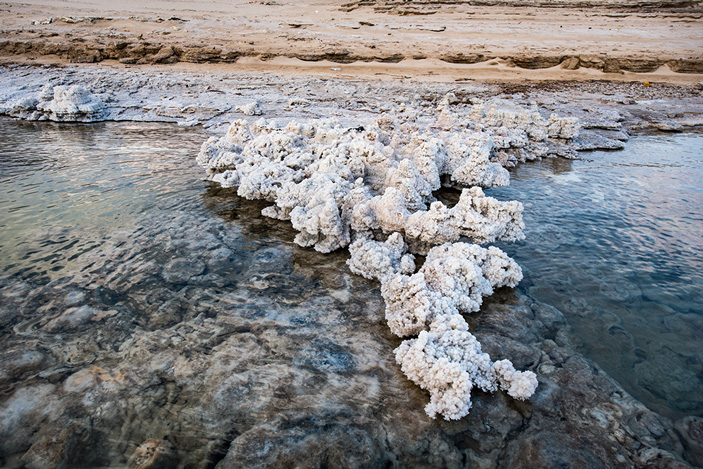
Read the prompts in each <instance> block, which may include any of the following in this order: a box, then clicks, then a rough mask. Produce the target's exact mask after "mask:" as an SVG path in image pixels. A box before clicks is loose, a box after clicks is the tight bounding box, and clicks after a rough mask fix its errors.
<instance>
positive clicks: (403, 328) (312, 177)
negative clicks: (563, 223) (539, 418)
mask: <svg viewBox="0 0 703 469" xmlns="http://www.w3.org/2000/svg"><path fill="white" fill-rule="evenodd" d="M450 103H451V100H450V99H445V100H444V102H443V103H442V104H441V105H440V107H439V109H438V110H437V114H436V116H435V119H434V121H432V122H430V123H429V124H426V125H423V126H420V124H418V123H417V120H416V117H417V113H415V114H413V113H412V112H408V113H406V114H405V115H406V116H415V117H410V119H409V120H407V118H406V121H404V122H402V123H400V122H398V121H397V120H396V119H395V118H393V117H392V116H388V115H384V116H381V117H380V118H379V119H376V120H375V121H374V122H373V123H372V124H371V125H369V126H368V127H367V128H365V127H362V126H358V127H352V128H349V127H344V126H342V125H341V124H340V123H339V122H337V121H335V120H329V119H328V120H314V121H309V122H305V123H301V122H295V121H293V122H290V123H288V125H286V126H285V127H283V128H281V127H278V126H277V125H276V124H275V122H269V121H266V120H264V119H260V120H258V121H257V122H255V123H254V124H249V123H247V122H246V121H244V120H237V121H235V122H233V123H232V124H231V126H230V127H229V129H228V131H227V134H226V135H225V136H224V137H222V138H219V139H217V138H214V137H213V138H210V139H209V140H208V141H207V142H205V143H204V144H203V146H202V148H201V151H200V153H199V155H198V157H197V162H198V163H199V164H200V165H201V166H203V167H205V168H206V169H207V174H208V178H209V179H211V180H213V181H215V182H218V183H220V184H221V185H222V186H223V187H237V194H239V195H240V196H241V197H245V198H247V199H263V200H267V201H269V202H271V203H272V205H271V206H269V207H267V208H265V209H264V210H263V211H262V213H263V214H264V215H266V216H269V217H272V218H277V219H280V220H290V221H291V224H292V225H293V228H295V229H296V230H297V231H298V232H299V233H298V235H297V236H296V238H295V242H296V243H297V244H299V245H300V246H306V247H313V248H315V249H316V250H317V251H320V252H330V251H333V250H335V249H339V248H345V247H349V251H350V253H351V258H350V259H349V261H348V265H349V268H350V269H351V271H352V272H354V273H356V274H359V275H362V276H364V277H366V278H369V279H377V280H379V281H380V282H381V293H382V295H383V297H384V300H385V302H386V319H387V321H388V325H389V326H390V328H391V331H392V332H393V333H394V334H396V335H398V336H399V337H409V336H413V335H417V338H415V339H407V340H405V341H404V342H403V343H402V344H401V345H400V347H398V349H396V360H397V362H398V363H399V364H400V365H401V368H402V370H403V372H404V373H405V374H406V375H407V376H408V377H409V378H410V379H411V380H412V381H413V382H415V383H417V384H418V385H419V386H421V387H423V388H424V389H427V390H428V391H429V392H430V404H428V406H427V407H426V411H427V413H428V415H430V416H431V417H435V416H436V415H442V416H443V417H444V418H445V419H458V418H461V417H462V416H464V415H466V414H467V413H468V411H469V409H470V407H471V390H472V388H473V387H474V386H478V387H480V388H481V389H483V390H485V391H495V390H497V389H498V388H499V387H500V388H501V389H503V390H505V391H507V392H508V394H509V395H511V396H512V397H514V398H517V399H524V398H527V397H529V396H531V395H532V393H533V392H534V390H535V388H536V386H537V379H536V377H535V375H534V373H532V372H529V371H528V372H519V371H516V370H515V368H514V367H513V365H512V363H510V362H509V361H508V360H500V361H497V362H492V361H491V359H490V357H489V356H488V355H487V354H485V353H482V352H481V347H480V344H479V343H478V341H477V340H476V338H475V337H474V336H473V335H471V334H470V333H469V332H468V324H467V323H466V321H465V320H464V319H463V317H462V316H461V313H470V312H473V311H478V309H479V308H480V306H481V303H482V301H483V297H484V296H488V295H491V294H492V293H493V291H494V289H495V288H499V287H503V286H509V287H514V286H516V285H517V284H518V283H519V282H520V280H521V279H522V271H521V269H520V267H519V266H518V265H517V264H516V263H515V261H513V260H512V259H510V258H509V257H508V256H507V255H506V254H505V253H504V252H503V251H501V250H500V249H498V248H496V247H489V248H482V247H480V246H478V245H476V244H471V243H468V242H465V241H471V242H473V243H481V244H482V243H489V242H493V241H497V240H502V241H515V240H520V239H522V238H523V237H524V235H523V232H522V230H523V228H524V224H523V221H522V210H523V207H522V204H521V203H520V202H516V201H507V202H503V201H499V200H496V199H494V198H492V197H488V196H486V195H485V194H484V192H483V190H482V187H483V188H485V187H491V186H502V185H506V184H508V182H509V174H508V172H507V170H506V169H505V167H504V166H512V165H514V164H515V163H516V162H519V161H526V160H530V159H534V158H538V157H540V156H545V155H546V154H547V151H548V150H547V145H546V143H547V142H548V140H550V139H570V138H573V137H575V136H577V135H578V122H577V121H576V120H575V119H569V118H558V117H557V116H555V115H552V116H551V117H550V118H549V120H545V119H543V118H542V117H541V115H540V114H539V112H537V111H536V110H524V111H521V112H514V111H506V110H498V109H497V108H496V107H491V108H489V109H488V110H486V109H485V108H484V107H483V106H481V105H477V106H474V107H473V109H472V110H471V112H470V113H469V114H468V115H464V116H458V115H456V114H454V113H453V112H452V110H451V108H450ZM562 144H567V146H568V142H562ZM443 184H445V185H451V186H457V185H458V186H463V187H466V188H465V189H463V190H462V193H461V196H460V198H459V201H458V203H457V204H456V205H455V206H454V207H448V206H447V205H445V204H444V203H443V202H441V201H438V200H436V198H435V196H434V195H433V191H436V190H438V189H439V188H440V187H441V186H442V185H443ZM413 253H415V254H423V255H427V258H426V260H425V263H424V265H423V266H422V268H420V269H419V271H417V272H415V270H416V266H415V260H414V256H413Z"/></svg>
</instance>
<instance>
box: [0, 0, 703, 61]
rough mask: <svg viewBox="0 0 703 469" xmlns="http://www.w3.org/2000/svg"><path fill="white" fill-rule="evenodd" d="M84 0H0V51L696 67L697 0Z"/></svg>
mask: <svg viewBox="0 0 703 469" xmlns="http://www.w3.org/2000/svg"><path fill="white" fill-rule="evenodd" d="M84 2H85V3H80V2H78V3H77V4H76V5H75V6H73V7H67V6H66V5H65V4H64V3H61V2H58V1H56V0H37V1H32V0H30V3H26V4H21V5H7V4H5V5H3V6H4V8H0V24H2V25H3V30H2V31H0V55H2V56H5V57H6V58H8V59H9V60H14V59H18V58H23V59H29V60H32V59H36V58H39V57H43V58H46V57H53V58H55V60H56V61H57V62H71V63H95V62H101V61H104V60H117V61H119V62H121V63H123V64H171V63H177V62H186V63H235V62H237V61H239V60H240V59H241V58H242V57H255V58H259V59H261V60H263V61H266V60H270V59H272V58H276V57H285V58H291V59H299V60H301V61H304V62H318V61H330V62H334V63H338V64H351V63H355V62H357V63H369V62H377V63H388V64H393V63H398V62H401V61H403V60H421V59H437V60H439V61H442V62H444V63H448V64H478V63H481V64H486V65H501V66H504V67H511V68H514V69H527V70H538V69H545V68H550V67H558V68H561V69H564V70H576V69H593V70H599V71H602V72H605V73H622V72H623V71H627V72H635V73H652V72H655V71H657V70H659V69H660V68H661V67H663V66H666V67H667V68H668V70H666V71H667V72H669V71H670V72H673V73H688V74H690V73H693V74H699V73H703V48H702V47H701V46H702V45H703V27H702V26H703V6H701V2H696V1H669V2H667V1H653V2H633V1H629V2H628V1H625V2H614V1H612V0H591V1H589V2H582V1H559V0H557V1H554V2H544V1H530V0H518V1H515V2H498V1H490V0H486V1H465V2H463V1H421V0H420V1H410V2H393V1H388V2H382V1H369V0H362V1H358V2H353V3H342V2H339V3H338V4H336V5H330V4H329V3H327V2H320V3H309V4H305V5H300V4H296V3H295V2H293V1H292V0H281V1H280V2H278V1H267V2H261V1H259V2H247V1H239V2H231V3H227V2H224V1H223V0H201V1H200V2H199V3H197V4H189V6H193V5H194V7H195V8H194V9H192V10H185V9H182V8H177V5H176V7H174V6H173V5H170V4H168V3H165V2H164V3H163V4H161V3H160V2H153V3H150V5H148V6H140V5H138V4H137V3H136V2H135V3H134V4H133V5H132V4H131V3H130V2H129V1H128V2H126V3H125V5H123V6H121V8H123V9H122V10H119V9H115V8H116V7H115V6H112V5H106V2H104V1H102V0H92V1H91V0H84ZM47 12H52V15H53V16H48V15H47Z"/></svg>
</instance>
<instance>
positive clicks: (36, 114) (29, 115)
mask: <svg viewBox="0 0 703 469" xmlns="http://www.w3.org/2000/svg"><path fill="white" fill-rule="evenodd" d="M10 114H11V115H15V116H18V117H22V118H25V119H29V120H51V121H57V122H94V121H97V120H101V119H102V118H104V117H105V106H104V105H103V103H102V101H101V100H100V99H98V98H97V97H96V96H94V95H93V94H91V93H90V92H89V91H88V90H86V89H85V88H82V87H80V86H78V85H73V86H53V85H45V86H44V87H43V88H42V90H41V92H40V93H39V94H38V95H37V96H36V97H34V96H29V97H25V98H22V99H20V100H19V101H17V102H16V103H14V104H13V105H12V108H11V110H10Z"/></svg>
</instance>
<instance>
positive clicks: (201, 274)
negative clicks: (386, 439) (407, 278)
mask: <svg viewBox="0 0 703 469" xmlns="http://www.w3.org/2000/svg"><path fill="white" fill-rule="evenodd" d="M206 137H207V135H206V134H205V133H204V132H202V131H200V130H198V129H191V128H179V127H175V126H168V125H160V124H159V125H156V124H153V125H152V124H144V123H140V124H117V123H101V124H81V125H66V124H63V125H61V124H52V123H26V122H16V121H10V120H0V294H2V295H4V296H1V297H0V343H1V344H2V349H0V355H1V356H2V357H0V395H1V396H2V397H3V398H4V399H5V398H9V396H13V395H14V394H13V393H14V392H15V390H16V389H19V388H20V387H21V386H29V387H30V388H31V387H32V386H34V388H31V389H34V391H33V392H35V393H36V394H37V395H45V396H47V397H46V403H48V404H51V402H53V401H52V400H51V399H53V398H52V397H51V396H55V395H58V396H61V399H63V400H62V401H61V402H62V404H61V405H64V406H65V408H66V409H69V410H67V411H66V412H68V413H70V412H75V414H70V415H71V418H72V419H74V420H75V421H76V422H87V423H83V424H82V425H85V426H86V428H88V430H86V431H85V433H84V434H85V435H88V437H89V438H92V440H86V441H81V442H78V443H73V444H74V445H75V447H76V448H79V447H82V446H81V445H83V446H85V445H96V447H101V448H103V450H101V452H96V453H95V454H91V456H90V457H91V458H93V459H90V458H88V459H86V461H83V462H82V463H80V464H78V465H83V466H86V467H95V466H96V465H108V463H112V462H113V461H117V462H121V463H125V462H126V460H127V458H128V457H129V455H131V454H132V453H133V452H134V449H135V448H136V446H137V445H139V444H141V443H142V442H143V441H144V440H145V439H147V438H154V437H156V438H165V435H168V440H169V441H171V442H172V443H173V444H174V446H175V447H177V448H178V450H179V452H180V454H179V456H178V457H179V459H180V460H181V461H182V462H183V461H196V462H202V461H208V460H209V461H210V463H208V464H211V465H214V464H215V463H216V462H217V461H218V460H219V459H221V458H222V457H223V456H224V454H225V453H226V452H227V449H228V446H227V445H228V442H229V441H231V439H232V438H235V437H238V436H239V435H240V434H242V435H247V434H249V433H248V432H252V431H254V430H256V429H257V428H259V427H257V426H260V431H261V432H262V434H266V435H268V434H270V433H271V434H273V433H276V432H272V431H271V428H277V429H279V430H280V432H279V433H276V437H277V438H278V437H279V434H280V435H282V436H280V438H284V437H285V435H286V433H285V432H286V431H288V430H285V429H286V428H288V427H287V426H286V425H288V424H287V423H286V422H287V420H286V419H289V418H293V417H294V416H295V418H300V419H303V420H304V421H305V422H308V421H309V422H318V423H317V424H319V425H320V428H332V427H330V425H332V426H333V425H340V428H351V427H349V424H348V422H349V421H348V420H347V418H348V416H347V413H349V412H352V411H350V410H349V409H353V412H352V413H353V415H354V416H355V417H354V419H355V420H354V422H357V423H358V422H361V421H364V422H394V423H390V424H388V428H395V429H398V430H397V431H399V432H402V431H406V430H407V429H411V430H412V431H413V432H415V431H416V432H426V436H427V437H428V438H435V437H436V436H437V435H439V434H440V433H438V428H439V427H438V426H439V425H440V423H437V422H432V423H431V424H430V423H428V422H427V418H426V416H425V415H424V412H423V409H422V406H423V405H424V404H425V402H426V395H425V394H424V393H423V392H422V391H421V390H419V388H417V387H416V386H413V385H412V384H410V383H409V382H408V381H407V380H406V379H405V378H404V377H403V376H402V375H401V374H400V372H399V370H398V369H397V366H395V364H394V362H393V355H392V349H393V348H394V346H396V345H397V344H398V340H397V339H395V338H393V337H391V336H390V333H389V332H388V331H387V328H386V327H385V326H384V325H383V307H382V304H381V299H380V294H379V292H378V291H377V288H376V286H375V285H374V284H372V283H371V282H367V281H366V280H365V279H362V278H360V277H357V276H354V275H351V274H349V273H348V270H347V269H346V267H345V265H344V261H345V258H346V254H345V253H344V252H340V253H332V254H330V255H322V254H319V253H316V252H314V251H312V250H309V249H302V248H299V247H297V246H295V245H294V244H293V243H292V239H293V237H294V235H295V233H294V231H293V230H292V228H291V227H290V225H289V224H288V223H285V222H279V221H276V220H271V219H268V218H264V217H262V216H261V215H260V210H261V208H262V207H263V206H264V205H265V204H263V203H259V202H249V201H244V200H242V199H239V198H237V197H236V196H233V193H232V190H223V189H221V188H219V187H217V186H216V185H213V184H211V183H208V182H206V181H203V180H202V175H203V174H202V170H201V169H200V168H198V167H197V166H196V165H195V163H194V156H195V154H196V153H197V151H198V148H199V146H200V144H201V143H202V141H203V140H205V138H206ZM702 148H703V137H701V136H697V135H677V136H673V137H667V136H647V137H638V138H636V139H633V141H631V142H630V143H629V144H628V148H627V149H626V150H625V151H623V152H617V153H592V154H585V155H583V156H584V159H582V160H577V161H566V160H545V161H542V162H536V163H530V164H526V165H523V166H521V167H519V168H517V169H515V170H513V172H512V175H511V176H512V183H511V186H510V187H507V188H500V189H493V190H491V191H489V192H490V193H491V194H492V195H495V196H496V197H499V198H501V199H517V200H521V201H523V202H524V203H525V207H526V210H525V221H526V223H527V229H526V235H527V239H526V240H525V241H524V242H520V243H515V244H509V245H505V246H502V247H503V248H504V249H506V250H507V251H508V252H509V253H510V254H511V255H512V256H513V257H515V258H516V259H517V260H518V261H519V262H520V264H521V265H522V266H523V269H524V271H525V273H526V278H525V280H524V281H523V282H522V284H521V286H520V288H521V289H522V290H524V291H525V292H527V293H528V294H529V295H531V296H533V297H534V298H536V299H537V300H539V301H543V302H546V303H549V304H552V305H554V306H556V307H558V308H559V309H561V310H562V311H563V312H564V313H565V314H566V315H567V317H568V319H569V321H570V323H571V325H572V326H573V329H574V332H575V334H576V337H577V338H578V340H579V341H580V348H581V350H582V351H583V353H585V354H586V355H587V356H588V357H590V358H592V359H593V360H595V361H596V362H597V363H599V364H600V365H601V366H602V367H603V368H605V369H606V371H608V372H609V373H610V374H611V376H613V377H615V379H617V380H618V381H619V382H620V383H621V384H622V385H623V386H624V387H625V388H626V389H627V390H628V391H629V392H631V393H632V394H633V395H635V397H637V398H639V399H640V400H642V401H643V402H644V403H645V404H646V405H648V406H649V407H651V408H654V409H656V410H658V411H660V412H662V413H665V414H667V415H671V416H679V415H691V414H694V415H701V413H702V412H703V392H701V389H703V387H702V386H701V383H702V381H703V368H702V365H701V364H702V363H703V351H701V349H702V347H700V344H701V343H702V342H701V339H703V314H702V312H701V307H700V305H701V304H702V300H703V292H702V291H701V286H702V285H703V277H702V273H701V268H702V267H703V254H701V253H702V252H703V240H702V238H701V236H700V233H701V232H703V231H702V229H703V216H702V215H701V208H700V207H701V202H702V201H703V196H702V193H701V190H702V189H701V188H702V186H703V184H701V181H702V180H703V151H702V150H701V149H702ZM227 250H230V251H231V253H230V254H225V257H223V256H222V255H221V253H222V252H226V251H227ZM218 253H219V254H218ZM91 256H92V257H91ZM227 256H229V257H227ZM169 266H170V267H169ZM154 269H156V270H154ZM153 272H156V273H153ZM181 272H185V273H188V272H190V273H191V274H192V275H190V277H192V278H190V279H183V278H181V277H179V275H180V273H181ZM86 282H92V283H91V285H90V286H89V287H85V288H84V286H85V284H86ZM3 301H4V302H5V304H3V303H2V302H3ZM16 305H20V306H16ZM78 305H83V306H86V307H90V308H94V310H90V309H82V308H83V306H80V308H79V309H77V310H76V307H78ZM95 308H97V310H99V311H98V313H95V312H94V311H95ZM17 311H19V313H18V312H17ZM66 311H74V313H75V314H74V315H73V316H70V315H69V316H66ZM86 311H87V313H86ZM91 311H93V312H91ZM84 313H85V314H88V313H90V314H95V316H94V317H93V318H92V319H90V320H88V321H87V322H86V321H85V320H84V319H81V316H80V314H84ZM81 321H83V322H81ZM18 357H19V358H18ZM159 357H171V358H174V359H175V358H178V360H179V368H178V370H180V371H179V374H178V376H179V377H178V380H180V381H178V380H177V381H176V382H172V381H163V382H161V383H160V384H159V383H158V382H156V383H155V382H154V381H153V380H154V379H155V378H154V376H158V373H160V371H159V370H160V368H158V366H160V365H159V363H157V362H158V359H160V358H159ZM240 361H241V362H242V363H244V365H241V367H240V368H236V367H237V366H240V365H238V363H239V362H240ZM6 364H10V365H11V368H7V367H5V368H3V366H4V365H6ZM10 365H8V366H10ZM12 367H14V368H12ZM5 369H9V370H10V372H11V373H14V374H13V375H12V376H13V378H12V379H8V376H10V375H7V374H5V375H4V374H3V372H4V371H3V370H5ZM85 370H93V371H91V373H98V374H99V376H101V378H100V380H104V382H105V383H116V384H112V385H113V386H115V389H117V390H113V391H110V390H103V391H101V392H102V394H101V393H96V394H94V395H93V396H94V397H93V399H95V400H94V401H90V400H86V399H83V398H82V397H81V396H78V397H71V396H72V395H71V394H70V392H69V391H66V389H65V386H66V384H65V383H73V382H78V384H76V385H75V386H79V385H80V383H81V382H80V380H78V379H77V378H75V376H76V374H78V373H77V371H78V372H84V371H85ZM95 370H98V371H95ZM154 370H156V371H154ZM233 370H234V371H233ZM271 370H273V371H271ZM81 376H82V378H81V379H87V378H86V377H85V376H83V375H81ZM125 376H126V378H124V377H125ZM169 376H170V375H169ZM37 377H39V378H41V379H38V378H37ZM115 377H118V378H119V379H124V381H119V380H118V379H117V378H115ZM169 379H171V378H169ZM110 380H113V381H110ZM37 383H39V384H37ZM51 386H55V388H51V389H50V387H51ZM61 386H64V388H60V387H61ZM95 386H96V387H97V388H98V390H99V389H102V388H100V387H99V386H98V385H95ZM61 389H63V390H62V391H61V392H59V391H60V390H61ZM88 389H91V388H88ZM379 389H382V390H383V392H379ZM57 390H59V391H57ZM246 390H251V392H249V391H246ZM108 391H109V392H108ZM110 392H113V394H110ZM42 393H43V394H42ZM164 393H166V395H165V394H164ZM86 395H88V394H86ZM91 395H92V394H91ZM95 396H97V397H95ZM101 396H103V397H104V396H107V397H105V398H106V399H108V400H109V402H101V401H100V398H103V397H101ZM71 399H75V400H73V401H72V400H71ZM78 402H80V403H81V404H80V405H79V404H78ZM48 404H46V405H48ZM42 405H45V404H42ZM56 405H58V404H56ZM81 406H87V407H86V409H87V410H86V412H89V414H88V415H89V417H84V416H82V414H80V412H79V410H80V409H81V408H82V407H81ZM91 406H93V407H91ZM49 407H50V406H49ZM71 409H74V410H71ZM76 409H77V410H76ZM110 409H112V412H111V411H110ZM116 409H118V410H119V411H118V410H116ZM330 409H336V410H334V411H331V410H330ZM40 410H41V408H40ZM40 410H36V411H32V412H35V413H37V412H39V413H41V412H40ZM27 412H29V411H27ZM335 412H338V414H336V413H335ZM345 412H346V413H345ZM33 415H34V414H32V413H31V412H29V413H28V414H27V415H26V419H25V420H26V422H28V424H27V425H24V423H23V427H21V428H18V429H16V430H14V432H13V433H8V435H4V434H2V431H3V429H2V428H0V436H2V435H4V436H3V438H5V439H8V438H10V437H11V438H12V442H11V443H7V445H6V446H7V447H8V448H9V447H12V448H14V449H13V451H17V453H16V454H18V455H21V454H22V453H24V452H25V451H27V449H28V447H27V446H22V444H24V443H21V441H24V442H25V443H26V441H34V439H37V440H39V439H41V438H42V431H43V430H42V429H46V431H47V432H52V431H54V430H53V429H54V427H52V426H50V425H46V424H45V423H42V421H41V419H38V420H32V419H34V418H35V417H33ZM66 415H69V414H66ZM282 415H283V416H285V417H281V416H282ZM477 415H478V414H477ZM379 416H380V417H379ZM81 418H85V420H81ZM30 424H31V425H30ZM317 424H316V425H317ZM32 425H35V426H32ZM60 425H63V424H59V426H60ZM271 425H273V427H271ZM325 425H327V426H325ZM311 428H312V427H311ZM335 428H336V427H335ZM374 428H375V427H374ZM257 431H259V430H257ZM311 431H312V430H311ZM345 431H346V430H345ZM365 431H366V430H365ZM374 431H375V430H374ZM384 431H385V430H384ZM408 431H410V430H408ZM32 432H37V433H36V435H34V434H33V433H32ZM367 433H368V432H367ZM329 434H331V433H329V432H322V433H320V438H323V437H326V436H325V435H329ZM194 435H195V436H194ZM46 437H47V438H48V439H49V440H50V439H51V438H53V435H52V434H49V435H46ZM88 437H86V438H88ZM23 438H24V439H23ZM242 438H244V437H242ZM404 438H406V437H405V436H404V437H400V439H399V440H398V441H404ZM408 438H410V437H408ZM423 438H424V436H423ZM410 439H411V440H413V441H415V440H417V439H418V437H417V435H414V436H413V437H412V438H410ZM244 441H246V438H244ZM350 441H351V440H350ZM354 441H356V440H354ZM336 444H337V443H334V444H332V443H330V445H331V446H334V445H336ZM369 444H371V443H369ZM12 445H14V446H12ZM281 446H282V447H283V446H284V445H283V444H281ZM408 451H410V450H409V449H408ZM13 454H15V453H13ZM349 454H353V453H349ZM9 457H10V458H14V457H15V456H9ZM86 457H87V456H86ZM301 457H302V458H304V455H302V456H301ZM425 462H426V461H425ZM22 464H24V463H22V462H21V461H20V462H17V461H16V460H14V459H9V460H6V461H0V465H8V466H9V467H15V465H16V466H17V467H21V465H22ZM418 464H419V463H418ZM206 465H207V464H206Z"/></svg>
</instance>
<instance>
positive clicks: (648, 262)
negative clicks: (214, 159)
mask: <svg viewBox="0 0 703 469" xmlns="http://www.w3.org/2000/svg"><path fill="white" fill-rule="evenodd" d="M488 193H490V194H491V195H493V196H495V197H498V198H501V199H511V198H514V199H517V200H521V201H522V202H523V203H524V205H525V213H524V217H525V224H526V225H527V228H526V229H525V235H526V240H525V241H522V242H519V243H515V244H507V245H502V246H501V247H502V248H504V249H505V250H506V251H507V252H508V253H509V254H510V255H511V256H513V257H514V258H515V259H516V260H517V261H518V263H520V265H521V266H522V267H523V269H524V271H525V273H526V276H525V280H523V282H522V284H521V286H520V288H521V289H524V290H525V291H526V292H528V293H529V294H530V295H531V296H533V297H534V298H535V299H537V300H539V301H543V302H545V303H548V304H551V305H553V306H556V307H557V308H559V309H560V310H561V311H562V312H564V313H565V314H566V316H567V318H568V320H569V322H570V323H571V325H572V327H573V329H574V334H575V336H576V338H577V339H578V340H579V342H580V344H579V345H580V349H581V351H582V352H583V353H584V354H585V355H586V356H588V357H589V358H591V359H592V360H594V361H596V362H597V363H598V364H599V365H600V366H602V367H603V368H604V369H605V370H606V371H607V372H608V373H609V374H610V375H611V376H612V377H614V378H615V379H616V380H617V381H618V382H620V384H622V385H623V386H624V387H625V389H627V391H629V392H630V393H631V394H633V395H634V396H635V397H636V398H637V399H639V400H641V401H642V402H644V403H645V404H646V405H647V406H649V407H650V408H652V409H655V410H657V411H659V412H661V413H663V414H665V415H669V416H671V417H677V416H681V415H703V347H701V344H703V135H700V134H689V135H666V134H659V135H647V136H638V137H635V138H633V139H632V140H631V141H630V142H628V144H627V147H626V148H625V150H623V151H617V152H593V153H582V154H581V155H580V159H577V160H573V161H569V160H564V159H548V160H543V161H540V162H534V163H529V164H525V165H522V166H520V167H518V168H516V169H514V170H512V172H511V184H510V186H509V187H505V188H496V189H492V190H490V191H488Z"/></svg>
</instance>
